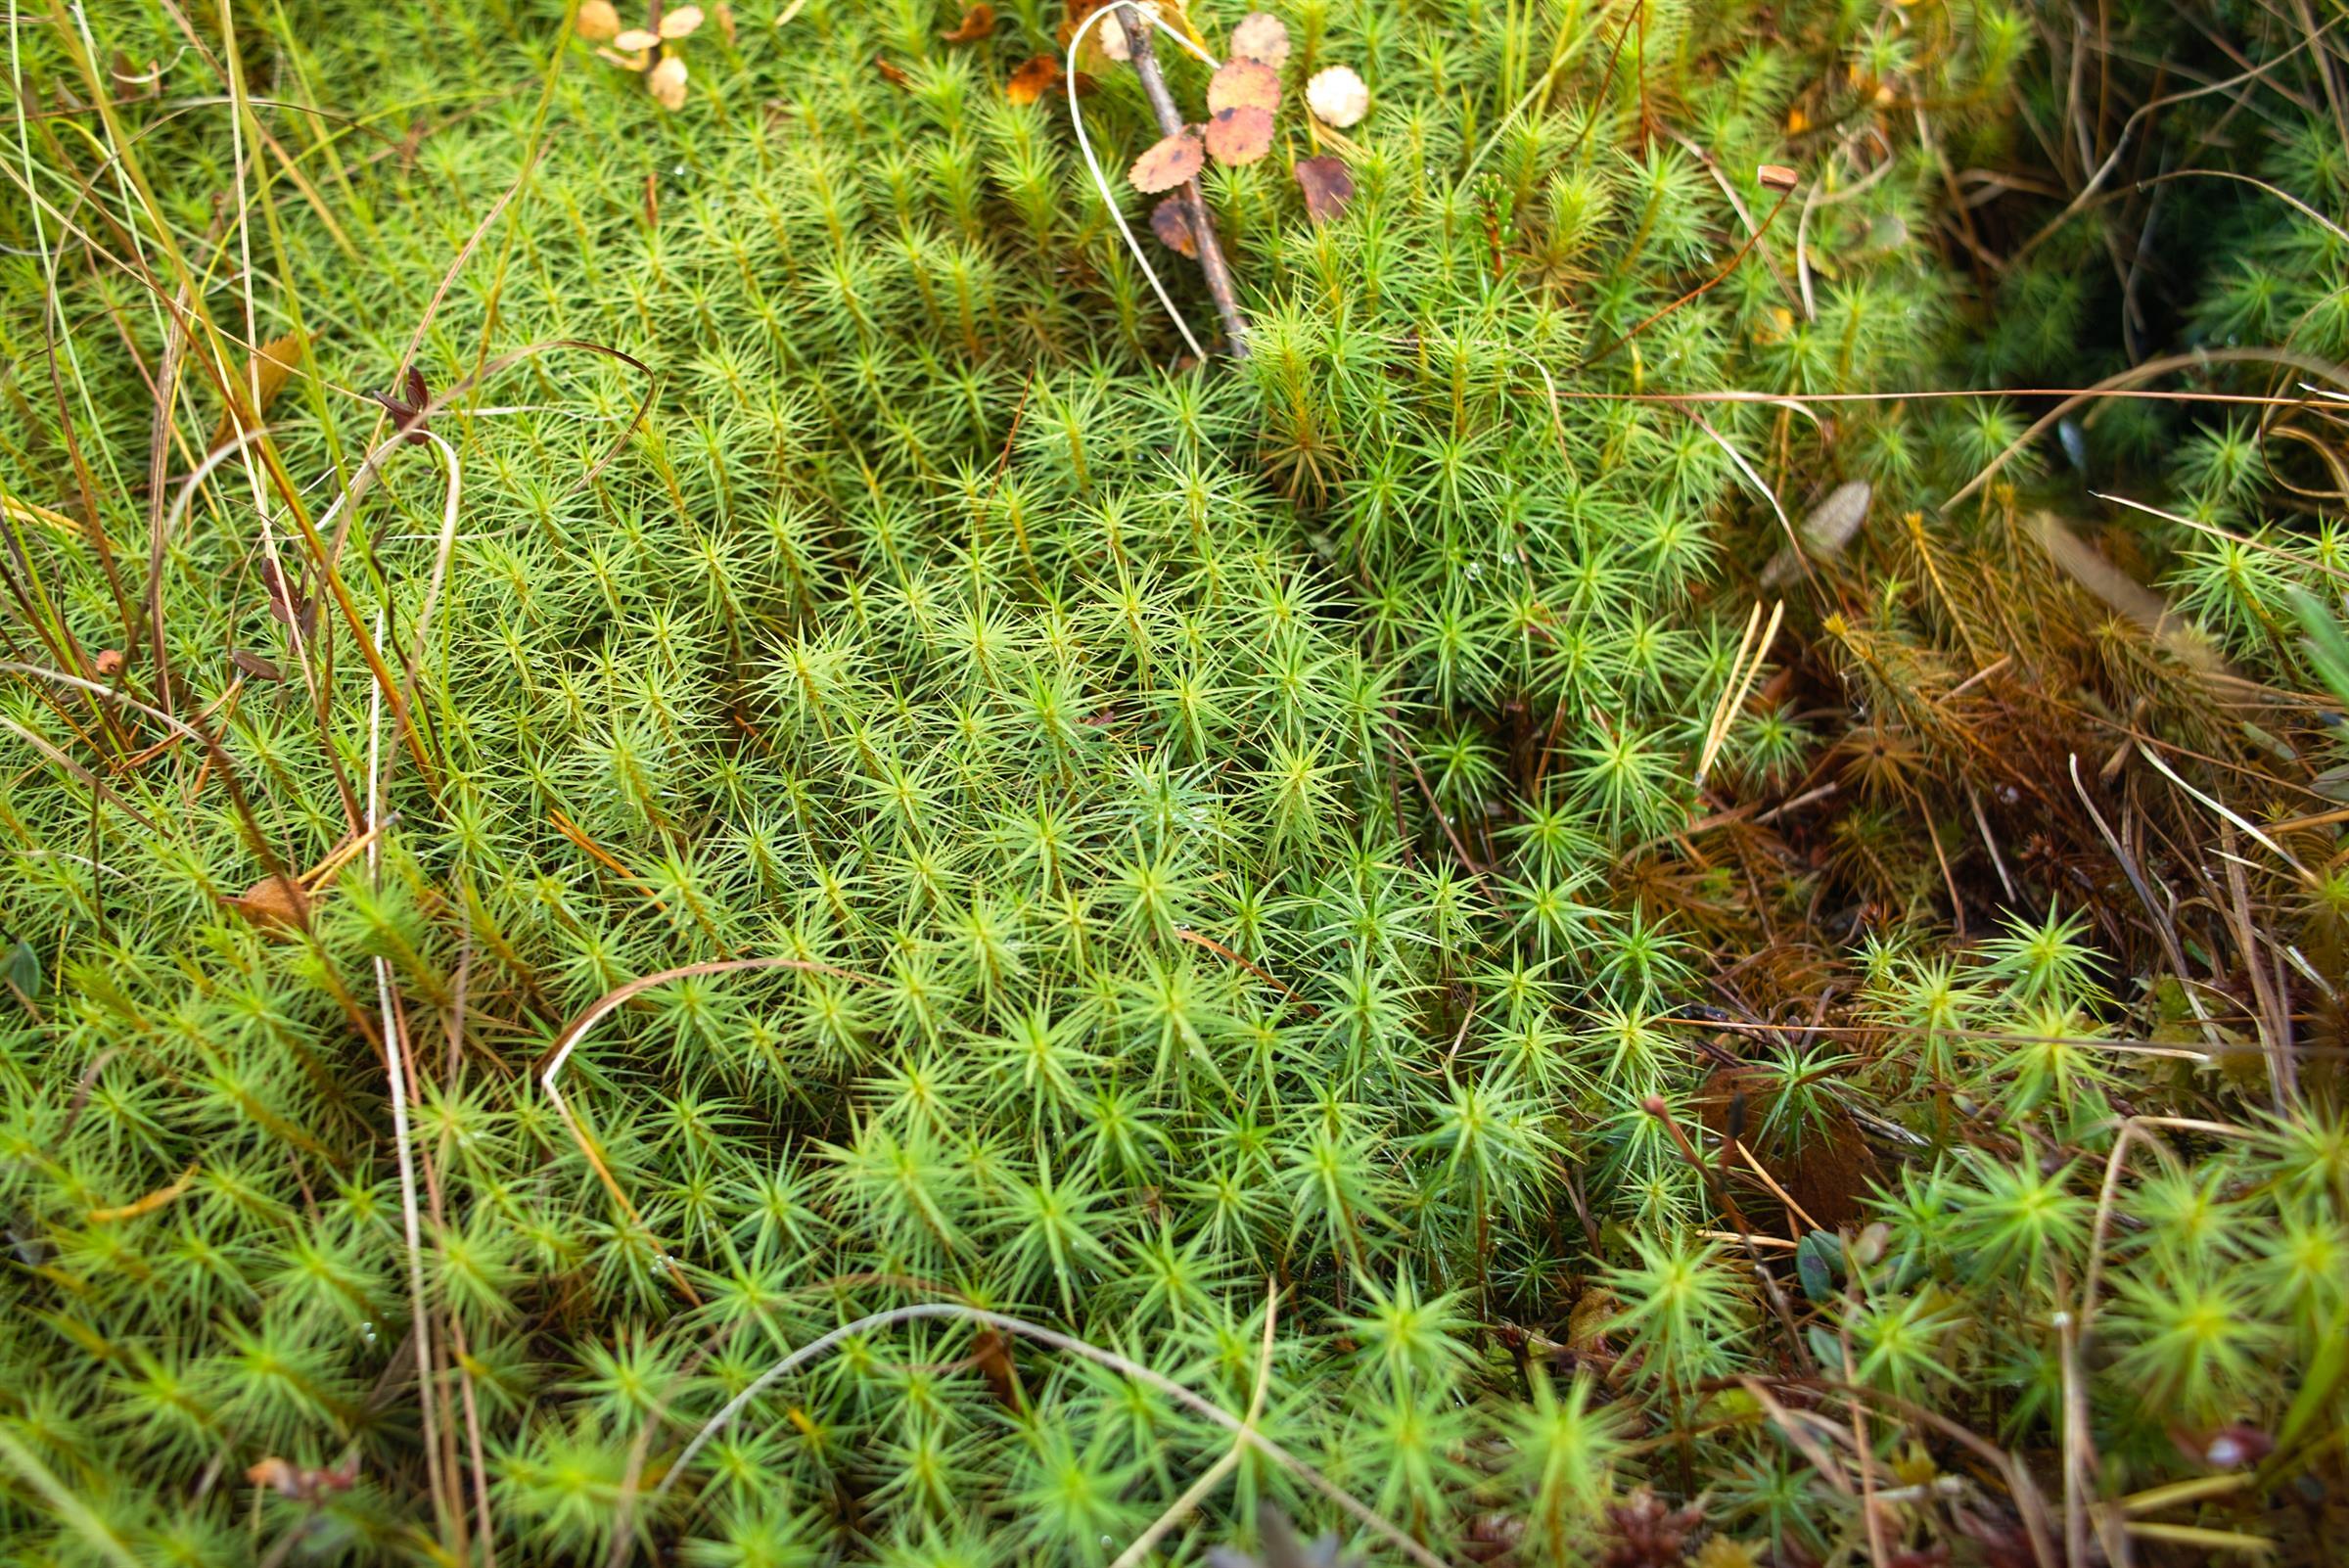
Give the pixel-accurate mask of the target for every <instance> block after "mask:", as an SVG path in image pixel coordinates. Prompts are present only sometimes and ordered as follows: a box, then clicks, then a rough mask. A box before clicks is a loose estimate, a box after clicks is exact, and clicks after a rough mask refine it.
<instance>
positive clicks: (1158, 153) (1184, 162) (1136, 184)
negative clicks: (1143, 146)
mask: <svg viewBox="0 0 2349 1568" xmlns="http://www.w3.org/2000/svg"><path fill="white" fill-rule="evenodd" d="M1206 161H1207V148H1206V147H1205V146H1204V145H1202V144H1201V142H1200V140H1199V138H1198V137H1196V136H1194V135H1192V134H1191V133H1190V132H1189V131H1187V130H1184V131H1176V132H1175V133H1174V135H1172V136H1162V137H1160V138H1159V139H1158V140H1157V141H1156V142H1154V143H1152V144H1151V147H1150V150H1149V151H1148V152H1146V153H1144V154H1142V156H1141V157H1139V158H1137V159H1135V160H1134V161H1133V167H1132V168H1131V169H1130V170H1129V171H1128V173H1127V176H1126V177H1127V178H1128V179H1129V180H1131V181H1132V182H1133V188H1134V189H1135V190H1137V191H1140V192H1142V193H1143V194H1144V195H1147V196H1155V195H1157V194H1158V193H1159V192H1160V191H1171V190H1173V189H1174V187H1175V186H1177V185H1180V184H1181V183H1182V182H1183V181H1185V180H1190V179H1196V178H1198V177H1199V170H1200V168H1201V166H1202V165H1204V164H1205V163H1206Z"/></svg>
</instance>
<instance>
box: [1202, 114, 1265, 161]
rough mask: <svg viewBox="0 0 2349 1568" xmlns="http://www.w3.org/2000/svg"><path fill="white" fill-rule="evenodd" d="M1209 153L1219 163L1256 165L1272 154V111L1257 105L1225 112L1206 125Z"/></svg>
mask: <svg viewBox="0 0 2349 1568" xmlns="http://www.w3.org/2000/svg"><path fill="white" fill-rule="evenodd" d="M1207 150H1208V151H1209V152H1211V153H1213V154H1215V155H1216V161H1217V162H1219V163H1223V164H1228V165H1237V164H1240V163H1253V162H1255V161H1257V160H1258V159H1260V158H1262V157H1264V156H1265V155H1266V154H1267V153H1268V152H1270V151H1272V112H1271V111H1270V110H1268V109H1259V108H1257V107H1256V106H1255V105H1254V104H1249V105H1245V106H1243V107H1241V108H1239V109H1226V110H1225V111H1223V113H1221V115H1217V116H1216V117H1215V118H1213V119H1211V120H1209V121H1208V122H1207Z"/></svg>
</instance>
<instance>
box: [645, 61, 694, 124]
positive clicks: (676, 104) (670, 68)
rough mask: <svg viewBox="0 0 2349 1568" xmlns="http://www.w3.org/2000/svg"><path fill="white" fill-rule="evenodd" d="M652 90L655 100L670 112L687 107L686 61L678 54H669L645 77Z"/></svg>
mask: <svg viewBox="0 0 2349 1568" xmlns="http://www.w3.org/2000/svg"><path fill="white" fill-rule="evenodd" d="M644 84H645V86H646V87H648V88H650V89H651V90H652V94H653V101H654V102H656V103H658V104H659V105H660V106H661V107H662V108H663V109H666V110H668V112H669V113H670V114H672V115H673V114H675V113H676V112H677V111H678V110H680V109H683V108H684V107H685V62H684V60H683V59H682V58H681V57H679V56H677V55H667V56H664V57H663V58H662V61H661V64H659V65H658V66H655V67H654V68H653V69H652V73H651V74H650V75H648V76H646V77H645V78H644Z"/></svg>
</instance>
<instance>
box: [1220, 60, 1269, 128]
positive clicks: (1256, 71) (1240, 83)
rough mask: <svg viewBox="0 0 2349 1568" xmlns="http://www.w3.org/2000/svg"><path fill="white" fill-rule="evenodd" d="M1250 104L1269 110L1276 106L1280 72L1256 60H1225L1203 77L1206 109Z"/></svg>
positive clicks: (1239, 106) (1238, 107) (1223, 108)
mask: <svg viewBox="0 0 2349 1568" xmlns="http://www.w3.org/2000/svg"><path fill="white" fill-rule="evenodd" d="M1251 105H1253V106H1254V107H1256V108H1258V109H1261V110H1264V111H1265V112H1266V113H1267V114H1269V113H1271V112H1272V111H1273V110H1276V109H1278V108H1279V107H1280V72H1279V71H1277V70H1274V69H1272V68H1271V67H1270V66H1267V65H1266V64H1264V63H1263V62H1262V61H1258V60H1226V61H1225V62H1223V64H1222V65H1221V67H1220V68H1218V69H1217V71H1216V73H1215V74H1214V75H1213V76H1210V77H1209V78H1208V81H1207V112H1208V113H1209V114H1211V115H1221V113H1223V111H1225V110H1226V109H1245V108H1248V107H1249V106H1251Z"/></svg>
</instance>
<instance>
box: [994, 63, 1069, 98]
mask: <svg viewBox="0 0 2349 1568" xmlns="http://www.w3.org/2000/svg"><path fill="white" fill-rule="evenodd" d="M1059 85H1060V61H1059V60H1058V59H1057V58H1055V57H1054V56H1051V55H1037V56H1036V57H1035V58H1034V59H1033V60H1030V61H1029V62H1028V63H1027V64H1026V65H1024V66H1022V67H1021V68H1020V69H1017V70H1015V71H1013V72H1012V73H1011V80H1009V81H1007V82H1005V83H1004V84H1003V96H1004V97H1006V98H1008V99H1010V100H1011V101H1012V102H1013V103H1015V104H1033V103H1035V102H1036V100H1037V99H1040V98H1042V97H1043V96H1044V94H1046V93H1048V92H1050V91H1052V90H1053V89H1054V88H1056V87H1058V86H1059Z"/></svg>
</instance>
